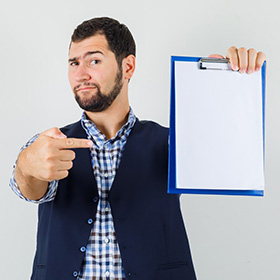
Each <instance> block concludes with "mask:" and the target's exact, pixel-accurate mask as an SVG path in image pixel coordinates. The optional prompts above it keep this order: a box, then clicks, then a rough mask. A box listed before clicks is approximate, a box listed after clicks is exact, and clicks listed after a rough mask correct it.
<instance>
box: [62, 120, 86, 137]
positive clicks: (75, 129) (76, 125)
mask: <svg viewBox="0 0 280 280" xmlns="http://www.w3.org/2000/svg"><path fill="white" fill-rule="evenodd" d="M59 129H60V130H61V132H62V133H64V134H65V135H66V136H68V137H69V136H74V135H75V137H77V136H78V135H77V134H80V133H83V128H82V125H81V120H78V121H76V122H73V123H70V124H67V125H65V126H63V127H60V128H59ZM76 135H77V136H76Z"/></svg>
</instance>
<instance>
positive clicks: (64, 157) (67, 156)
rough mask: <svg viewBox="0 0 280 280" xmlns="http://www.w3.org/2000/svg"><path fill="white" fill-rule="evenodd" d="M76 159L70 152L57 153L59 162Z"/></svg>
mask: <svg viewBox="0 0 280 280" xmlns="http://www.w3.org/2000/svg"><path fill="white" fill-rule="evenodd" d="M75 157H76V154H75V152H74V151H72V150H60V151H59V159H60V160H65V161H68V160H74V159H75Z"/></svg>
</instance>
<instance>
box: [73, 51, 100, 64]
mask: <svg viewBox="0 0 280 280" xmlns="http://www.w3.org/2000/svg"><path fill="white" fill-rule="evenodd" d="M96 53H100V54H102V55H104V54H103V52H101V51H91V52H87V53H85V54H84V55H83V58H85V57H87V56H90V55H92V54H96ZM77 60H79V57H77V56H76V57H73V58H69V59H68V62H73V61H77Z"/></svg>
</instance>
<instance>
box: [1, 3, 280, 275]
mask: <svg viewBox="0 0 280 280" xmlns="http://www.w3.org/2000/svg"><path fill="white" fill-rule="evenodd" d="M95 16H110V17H114V18H116V19H118V20H120V21H121V22H123V23H125V24H126V25H127V26H128V27H129V28H130V30H131V31H132V33H133V35H134V37H135V40H136V43H137V70H136V72H135V75H134V77H133V78H132V80H131V83H130V88H129V95H130V102H131V105H132V107H133V109H134V112H135V113H136V115H137V116H138V117H139V118H141V119H152V120H155V121H157V122H159V123H160V124H162V125H165V126H168V122H169V120H168V119H169V92H170V56H171V55H189V56H207V55H209V54H211V53H221V54H225V53H226V50H227V48H228V47H230V46H231V45H236V46H238V47H241V46H245V47H247V48H249V47H254V48H256V49H257V50H262V51H264V52H265V53H266V55H267V60H268V63H267V66H268V71H267V74H268V78H267V106H266V170H265V175H266V191H265V197H263V198H256V197H225V196H201V195H183V196H182V198H181V202H182V210H183V215H184V219H185V224H186V227H187V231H188V236H189V240H190V244H191V249H192V253H193V260H194V264H195V268H196V272H197V277H198V279H199V280H209V279H210V280H212V279H213V280H225V279H226V280H237V279H238V280H245V279H246V280H247V279H249V280H250V279H254V280H263V279H272V280H274V279H280V271H279V268H278V266H279V261H280V238H279V236H280V219H279V212H280V203H279V201H280V189H279V184H280V175H279V169H280V168H279V167H280V164H279V159H280V149H279V141H280V134H279V131H278V130H279V121H280V118H279V117H280V116H279V105H280V99H279V90H280V84H279V74H278V73H279V69H278V67H279V56H278V54H277V53H278V51H279V49H280V41H279V24H280V19H279V4H278V3H277V1H274V0H266V1H259V0H255V1H249V0H248V1H246V0H237V1H225V0H220V1H219V0H213V1H211V0H210V1H209V0H208V1H189V0H185V1H179V0H173V1H168V2H167V1H166V2H164V1H159V0H157V1H151V0H142V1H137V2H136V1H121V0H119V1H109V0H107V1H93V0H91V1H88V0H81V1H77V0H76V1H73V0H67V1H66V0H61V1H54V0H49V1H44V2H43V1H38V0H37V1H28V0H26V1H19V0H18V1H9V2H5V5H4V4H2V5H1V10H0V35H1V36H0V38H1V44H0V46H1V68H0V81H1V83H0V86H1V94H0V96H1V97H0V98H1V99H0V104H1V105H0V106H1V110H0V114H1V118H0V121H1V123H0V125H1V126H0V127H1V138H0V139H1V145H0V148H1V153H0V155H1V176H0V187H1V188H0V190H1V195H0V198H1V203H0V221H1V239H0V240H1V241H0V242H1V243H0V248H1V250H0V259H1V274H2V278H5V279H9V280H25V279H29V276H30V273H31V267H32V260H33V255H34V249H35V242H36V223H37V206H35V205H32V204H28V203H26V202H23V201H21V200H19V199H18V198H17V197H16V196H15V195H14V194H13V193H12V192H11V190H10V189H9V187H8V182H9V177H10V175H11V171H12V165H13V162H14V160H15V158H16V156H17V153H18V150H19V148H20V146H21V145H22V144H23V143H25V142H26V141H27V140H28V139H29V138H30V137H31V136H32V135H34V134H35V133H37V132H41V131H43V130H45V129H48V128H50V127H53V126H63V125H65V124H67V123H70V122H73V121H76V120H78V119H79V118H80V115H81V111H80V109H79V108H78V106H77V105H76V102H75V101H74V98H73V97H72V92H71V89H70V87H69V85H68V80H67V51H68V45H69V41H70V36H71V34H72V31H73V29H74V28H75V27H76V26H77V25H78V24H79V23H81V22H82V21H83V20H85V19H89V18H92V17H95ZM55 280H56V279H55ZM143 280H145V279H143Z"/></svg>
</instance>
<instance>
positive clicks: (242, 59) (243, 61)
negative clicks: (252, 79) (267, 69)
mask: <svg viewBox="0 0 280 280" xmlns="http://www.w3.org/2000/svg"><path fill="white" fill-rule="evenodd" d="M237 52H238V58H239V72H240V73H242V74H243V73H245V72H246V71H247V66H248V55H247V50H246V49H245V48H240V49H238V51H237Z"/></svg>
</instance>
